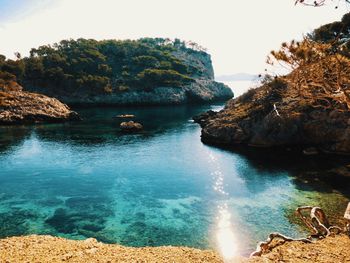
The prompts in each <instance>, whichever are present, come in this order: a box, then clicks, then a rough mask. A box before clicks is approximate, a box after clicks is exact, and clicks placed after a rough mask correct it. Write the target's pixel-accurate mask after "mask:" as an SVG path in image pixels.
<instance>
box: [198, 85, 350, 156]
mask: <svg viewBox="0 0 350 263" xmlns="http://www.w3.org/2000/svg"><path fill="white" fill-rule="evenodd" d="M338 105H340V104H338ZM196 120H197V122H198V123H200V125H201V126H202V140H203V141H204V142H207V143H212V144H221V145H228V146H233V145H239V144H243V145H250V146H259V147H275V146H288V147H293V146H295V147H303V148H304V149H307V148H309V147H313V149H314V150H313V152H319V151H320V152H329V153H338V154H350V112H349V111H348V110H346V109H344V107H343V106H342V105H340V106H332V107H322V104H320V105H316V106H315V105H314V104H311V103H309V102H308V101H306V100H304V99H303V97H302V96H299V95H298V94H297V93H296V91H295V88H294V87H293V86H292V85H289V84H287V82H284V81H281V80H275V81H272V82H271V83H269V84H266V85H263V86H262V87H260V88H257V89H255V90H250V91H248V92H247V93H246V94H244V95H242V96H241V97H238V98H237V99H234V100H231V101H229V102H228V104H227V105H226V107H225V109H223V110H222V111H220V112H218V113H216V114H213V113H206V114H204V115H201V116H199V117H197V118H196Z"/></svg>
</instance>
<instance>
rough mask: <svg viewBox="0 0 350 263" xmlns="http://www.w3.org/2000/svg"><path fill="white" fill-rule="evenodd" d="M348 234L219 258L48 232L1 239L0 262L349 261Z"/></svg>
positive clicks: (204, 252) (187, 250) (191, 251)
mask: <svg viewBox="0 0 350 263" xmlns="http://www.w3.org/2000/svg"><path fill="white" fill-rule="evenodd" d="M349 246H350V238H349V237H348V236H346V235H336V236H334V237H327V238H325V239H322V240H319V241H317V242H315V243H311V244H305V243H303V242H299V241H292V242H287V243H284V244H281V245H279V244H278V243H277V244H276V246H275V247H274V248H273V249H272V250H271V251H270V252H269V253H267V254H263V255H262V256H261V257H252V258H249V259H248V258H242V257H240V256H237V257H235V258H231V259H222V258H221V257H220V255H219V254H218V253H217V252H215V251H211V250H200V249H194V248H188V247H173V246H162V247H139V248H136V247H125V246H121V245H117V244H104V243H100V242H97V240H96V239H94V238H89V239H86V240H80V241H78V240H69V239H65V238H60V237H53V236H47V235H30V236H20V237H9V238H5V239H0V248H1V249H0V261H1V262H18V263H20V262H42V263H44V262H77V263H78V262H181V263H182V262H208V263H209V262H210V263H223V262H226V263H233V262H237V263H238V262H241V263H260V262H296V263H301V262H312V261H313V262H350V251H349V249H348V248H349Z"/></svg>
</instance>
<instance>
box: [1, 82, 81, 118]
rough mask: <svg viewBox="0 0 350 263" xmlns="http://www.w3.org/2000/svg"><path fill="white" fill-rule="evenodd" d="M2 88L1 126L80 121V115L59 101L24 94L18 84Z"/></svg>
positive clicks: (43, 96)
mask: <svg viewBox="0 0 350 263" xmlns="http://www.w3.org/2000/svg"><path fill="white" fill-rule="evenodd" d="M10 86H11V87H8V86H5V87H0V124H22V123H38V122H63V121H70V120H78V119H79V117H78V114H77V113H76V112H73V111H71V110H70V109H69V108H68V106H67V105H65V104H63V103H61V102H59V101H58V100H57V99H54V98H50V97H47V96H45V95H41V94H36V93H30V92H24V91H23V90H22V87H20V86H19V85H18V84H17V83H14V82H11V85H10Z"/></svg>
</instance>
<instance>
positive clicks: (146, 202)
mask: <svg viewBox="0 0 350 263" xmlns="http://www.w3.org/2000/svg"><path fill="white" fill-rule="evenodd" d="M221 107H222V106H221V105H218V106H204V107H203V106H202V107H171V108H170V107H149V108H101V109H80V110H78V111H79V113H80V114H81V115H82V116H83V117H84V119H85V120H84V121H82V122H79V123H72V124H50V125H37V126H30V127H28V126H27V127H24V126H13V127H2V128H0V167H1V168H0V237H5V236H13V235H22V234H31V233H36V234H52V235H59V236H63V237H68V238H74V239H83V238H86V237H95V238H97V239H98V240H100V241H103V242H108V243H115V242H117V243H120V244H123V245H128V246H158V245H184V246H190V247H198V248H213V249H216V250H218V251H219V252H220V253H222V254H223V255H224V256H225V257H230V256H232V255H233V254H244V255H246V254H247V253H249V252H251V250H253V249H254V248H255V245H256V242H258V241H260V240H262V239H265V238H266V236H267V234H268V233H270V232H272V231H278V232H281V233H284V234H286V235H291V236H302V235H305V233H306V232H305V230H304V229H303V228H302V227H301V226H300V225H299V224H298V222H297V221H295V220H294V219H293V218H294V217H293V210H294V209H295V208H296V207H297V206H298V205H306V204H307V205H309V204H310V205H312V204H317V205H322V207H325V208H326V210H327V211H328V212H330V213H333V214H336V213H339V214H341V213H343V210H344V208H345V204H346V202H347V201H348V197H349V193H348V192H347V189H349V186H350V185H349V180H347V179H344V178H343V179H342V181H341V182H337V181H333V180H328V181H327V180H323V179H322V177H321V179H320V180H319V179H318V175H320V174H322V171H324V170H326V168H327V169H328V168H329V167H331V166H332V165H333V163H334V160H329V158H328V157H325V159H324V160H321V161H320V159H312V157H307V158H306V157H302V156H298V155H294V154H290V156H289V155H288V156H287V155H286V153H276V152H274V153H272V152H271V153H267V152H265V151H263V152H260V150H259V151H255V150H253V149H248V150H247V149H243V151H236V152H233V151H228V150H222V149H218V148H215V147H211V146H207V145H204V144H202V143H201V141H200V128H199V126H198V125H197V124H194V123H193V122H192V121H191V116H193V115H195V114H198V113H200V112H203V111H205V110H207V109H209V108H211V109H214V110H217V109H220V108H221ZM126 113H128V114H135V115H136V116H137V117H136V120H138V121H141V122H142V123H143V124H144V126H145V131H144V132H142V133H140V134H135V135H131V134H129V135H123V134H121V133H120V132H119V128H118V126H119V122H120V120H116V119H113V116H116V115H118V114H126ZM304 174H306V177H305V178H309V177H307V176H308V174H309V175H310V174H311V175H312V176H311V178H317V180H312V182H311V181H310V179H305V178H304V177H303V176H304ZM296 176H298V178H303V179H296Z"/></svg>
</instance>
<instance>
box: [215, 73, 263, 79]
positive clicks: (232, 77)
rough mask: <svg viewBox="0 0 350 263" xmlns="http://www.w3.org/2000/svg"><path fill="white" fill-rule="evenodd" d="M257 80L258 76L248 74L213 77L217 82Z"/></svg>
mask: <svg viewBox="0 0 350 263" xmlns="http://www.w3.org/2000/svg"><path fill="white" fill-rule="evenodd" d="M257 78H258V75H253V74H249V73H235V74H231V75H221V76H217V77H215V79H216V80H217V81H250V80H255V79H257Z"/></svg>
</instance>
